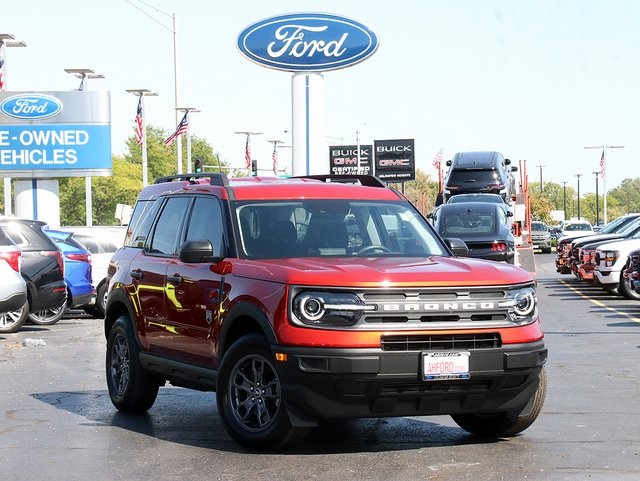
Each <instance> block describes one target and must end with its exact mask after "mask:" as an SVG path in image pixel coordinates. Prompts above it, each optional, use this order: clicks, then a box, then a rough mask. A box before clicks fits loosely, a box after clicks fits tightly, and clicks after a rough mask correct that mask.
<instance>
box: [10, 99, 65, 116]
mask: <svg viewBox="0 0 640 481" xmlns="http://www.w3.org/2000/svg"><path fill="white" fill-rule="evenodd" d="M0 112H2V113H3V114H4V115H7V116H9V117H13V118H14V119H20V120H42V119H48V118H50V117H53V116H55V115H58V114H59V113H60V112H62V103H61V102H60V101H59V100H58V99H56V98H55V97H50V96H49V95H42V94H20V95H14V96H13V97H9V98H6V99H4V100H3V101H2V103H0Z"/></svg>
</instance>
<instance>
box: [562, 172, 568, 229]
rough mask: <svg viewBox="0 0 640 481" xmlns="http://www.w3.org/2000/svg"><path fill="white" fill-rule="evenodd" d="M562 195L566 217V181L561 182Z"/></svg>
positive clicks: (565, 216) (565, 215) (565, 217)
mask: <svg viewBox="0 0 640 481" xmlns="http://www.w3.org/2000/svg"><path fill="white" fill-rule="evenodd" d="M562 197H563V200H564V219H565V220H566V219H567V181H566V180H565V181H563V182H562Z"/></svg>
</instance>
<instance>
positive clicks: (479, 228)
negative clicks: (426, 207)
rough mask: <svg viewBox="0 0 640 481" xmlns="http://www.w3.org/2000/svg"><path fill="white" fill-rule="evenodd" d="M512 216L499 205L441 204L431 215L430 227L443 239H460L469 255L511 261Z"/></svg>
mask: <svg viewBox="0 0 640 481" xmlns="http://www.w3.org/2000/svg"><path fill="white" fill-rule="evenodd" d="M512 215H513V214H512V213H511V212H509V211H505V209H504V208H503V207H502V206H500V205H499V204H491V203H487V202H466V203H465V202H461V203H459V204H455V203H454V204H445V205H442V206H440V208H439V209H438V211H437V213H436V214H435V217H434V226H435V228H436V230H437V231H438V233H439V234H440V235H441V236H442V237H444V238H445V239H447V238H459V239H462V240H463V241H464V242H465V244H467V247H468V248H469V257H479V258H482V259H489V260H494V261H504V262H508V263H509V264H513V262H514V257H515V241H514V238H513V234H512V232H511V221H510V218H511V217H512Z"/></svg>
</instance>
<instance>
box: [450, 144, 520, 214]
mask: <svg viewBox="0 0 640 481" xmlns="http://www.w3.org/2000/svg"><path fill="white" fill-rule="evenodd" d="M447 165H448V166H449V170H448V171H447V174H446V175H445V179H444V186H443V192H444V198H445V200H447V201H448V199H449V198H450V197H451V196H455V195H459V194H473V193H489V194H497V195H500V196H501V197H502V198H503V199H504V200H505V201H507V202H508V201H510V200H512V198H514V196H515V192H516V185H515V178H514V176H513V174H512V173H513V172H515V171H516V170H518V168H517V167H515V166H514V167H512V166H511V161H510V160H509V159H505V158H504V157H503V156H502V154H501V153H500V152H458V153H456V154H455V155H454V156H453V158H452V159H451V160H448V161H447Z"/></svg>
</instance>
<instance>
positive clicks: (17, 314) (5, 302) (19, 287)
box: [0, 230, 29, 333]
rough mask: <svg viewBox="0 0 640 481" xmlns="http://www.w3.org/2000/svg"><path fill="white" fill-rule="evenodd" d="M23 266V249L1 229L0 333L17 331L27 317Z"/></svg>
mask: <svg viewBox="0 0 640 481" xmlns="http://www.w3.org/2000/svg"><path fill="white" fill-rule="evenodd" d="M21 267H22V251H21V250H20V248H19V247H18V246H16V245H15V244H14V243H13V241H12V240H11V239H9V237H8V236H7V235H6V234H5V233H4V232H3V231H2V230H0V279H2V282H0V333H5V332H15V331H17V330H18V329H20V326H22V323H23V322H24V319H25V317H26V311H27V309H28V307H29V305H28V304H27V285H26V284H25V282H24V279H23V278H22V276H21V275H20V269H21Z"/></svg>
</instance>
